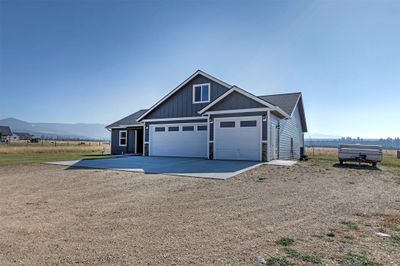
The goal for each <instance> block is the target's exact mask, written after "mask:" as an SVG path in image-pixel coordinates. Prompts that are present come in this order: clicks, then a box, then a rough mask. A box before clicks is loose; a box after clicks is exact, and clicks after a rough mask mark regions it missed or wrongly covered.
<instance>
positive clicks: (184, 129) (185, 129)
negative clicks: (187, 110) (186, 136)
mask: <svg viewBox="0 0 400 266" xmlns="http://www.w3.org/2000/svg"><path fill="white" fill-rule="evenodd" d="M193 130H194V126H183V127H182V131H193Z"/></svg>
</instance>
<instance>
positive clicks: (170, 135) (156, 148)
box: [149, 123, 208, 158]
mask: <svg viewBox="0 0 400 266" xmlns="http://www.w3.org/2000/svg"><path fill="white" fill-rule="evenodd" d="M149 129H150V132H149V134H150V156H175V157H199V158H207V132H208V131H207V124H206V123H193V124H188V123H185V124H163V125H150V128H149Z"/></svg>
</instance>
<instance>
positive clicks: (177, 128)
mask: <svg viewBox="0 0 400 266" xmlns="http://www.w3.org/2000/svg"><path fill="white" fill-rule="evenodd" d="M168 131H179V127H168Z"/></svg>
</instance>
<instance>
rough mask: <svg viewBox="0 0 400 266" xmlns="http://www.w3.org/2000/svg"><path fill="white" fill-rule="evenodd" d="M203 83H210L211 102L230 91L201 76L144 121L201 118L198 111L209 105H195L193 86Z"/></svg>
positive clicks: (167, 100) (162, 104)
mask: <svg viewBox="0 0 400 266" xmlns="http://www.w3.org/2000/svg"><path fill="white" fill-rule="evenodd" d="M203 83H210V96H211V97H210V102H212V101H214V100H215V99H216V98H218V97H219V96H221V95H222V94H224V93H225V92H226V91H228V88H226V87H225V86H223V85H221V84H219V83H216V82H214V81H212V80H210V79H208V78H206V77H204V76H202V75H201V74H199V75H197V76H196V77H195V78H193V79H192V80H191V81H190V82H188V83H187V84H186V85H185V86H184V87H183V88H181V89H179V90H178V91H177V92H175V93H174V94H173V95H172V96H171V97H169V98H168V99H166V100H165V101H164V102H163V103H161V104H160V105H159V106H158V107H157V108H155V109H154V110H153V111H151V112H150V113H149V114H147V115H146V116H145V117H144V119H159V118H173V117H194V116H200V115H199V114H198V111H200V110H201V109H203V108H204V107H205V106H206V105H208V104H209V103H208V102H207V103H195V104H194V103H193V85H196V84H203Z"/></svg>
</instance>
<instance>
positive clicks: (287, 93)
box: [257, 91, 302, 97]
mask: <svg viewBox="0 0 400 266" xmlns="http://www.w3.org/2000/svg"><path fill="white" fill-rule="evenodd" d="M289 94H302V93H301V92H300V91H298V92H286V93H277V94H266V95H259V96H257V97H265V96H275V95H289Z"/></svg>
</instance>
